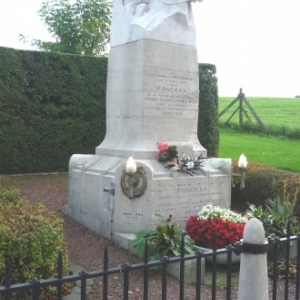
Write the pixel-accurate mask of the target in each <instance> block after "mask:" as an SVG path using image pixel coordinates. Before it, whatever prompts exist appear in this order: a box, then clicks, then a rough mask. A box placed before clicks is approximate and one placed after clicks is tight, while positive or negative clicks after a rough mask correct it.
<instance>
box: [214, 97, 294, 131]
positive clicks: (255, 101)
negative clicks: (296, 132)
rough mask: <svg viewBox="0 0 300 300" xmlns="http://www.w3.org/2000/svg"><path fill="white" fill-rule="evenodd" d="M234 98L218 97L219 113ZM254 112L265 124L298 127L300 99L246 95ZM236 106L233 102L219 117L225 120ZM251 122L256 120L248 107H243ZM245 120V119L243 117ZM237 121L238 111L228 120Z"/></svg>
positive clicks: (222, 120)
mask: <svg viewBox="0 0 300 300" xmlns="http://www.w3.org/2000/svg"><path fill="white" fill-rule="evenodd" d="M234 99H235V98H234V97H232V98H228V97H219V113H220V112H221V111H222V110H223V109H224V108H225V107H226V106H227V105H228V104H229V103H231V102H232V101H233V100H234ZM246 99H247V100H248V102H250V104H251V106H252V107H253V108H254V110H255V112H256V113H257V115H258V116H259V118H260V119H261V120H262V122H263V123H264V124H265V125H277V126H278V125H283V126H288V127H292V128H300V99H298V98H297V99H296V98H253V97H249V98H248V97H247V95H246ZM237 107H238V103H235V104H234V105H233V107H231V108H230V109H229V110H228V111H227V112H226V113H225V114H224V115H223V116H222V117H221V118H220V121H221V122H225V121H226V120H227V119H228V118H229V117H230V116H231V114H232V113H233V112H234V111H235V109H236V108H237ZM245 109H246V111H247V113H248V115H249V117H250V118H251V120H252V122H254V123H255V122H256V121H255V119H254V117H253V116H252V114H251V112H250V111H249V109H248V107H245ZM245 120H246V119H245ZM230 122H234V123H238V112H237V113H236V114H235V116H234V117H233V118H232V119H231V120H230Z"/></svg>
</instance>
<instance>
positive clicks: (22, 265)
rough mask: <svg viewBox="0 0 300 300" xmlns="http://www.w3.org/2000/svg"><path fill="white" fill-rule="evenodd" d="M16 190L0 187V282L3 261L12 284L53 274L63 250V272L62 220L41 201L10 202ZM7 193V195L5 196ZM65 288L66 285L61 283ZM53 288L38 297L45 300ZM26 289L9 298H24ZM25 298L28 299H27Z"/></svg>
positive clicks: (65, 269) (65, 256)
mask: <svg viewBox="0 0 300 300" xmlns="http://www.w3.org/2000/svg"><path fill="white" fill-rule="evenodd" d="M12 194H15V195H16V197H19V195H20V194H19V192H17V191H16V190H10V191H8V190H7V189H5V188H3V187H2V188H1V187H0V220H1V222H0V285H4V283H5V282H4V278H5V260H6V257H9V259H10V261H11V270H12V273H11V280H12V284H14V283H22V282H28V281H30V280H31V279H32V278H34V277H35V278H38V279H46V278H52V277H56V276H57V259H58V256H59V253H60V251H62V253H63V261H64V265H65V266H64V274H67V273H68V255H67V249H66V243H65V239H64V235H63V220H62V219H61V218H60V217H59V216H58V215H57V214H56V213H54V212H50V211H48V210H47V209H46V208H45V207H44V206H43V205H42V204H38V205H30V203H29V202H28V201H26V200H24V199H18V201H12ZM7 195H9V197H7ZM65 288H66V289H67V286H65ZM53 291H55V290H54V288H51V287H50V288H45V289H43V290H42V292H41V298H39V299H49V298H47V297H49V295H50V294H51V293H53ZM28 297H29V295H28V294H27V292H24V293H21V294H20V293H18V294H16V295H15V298H13V299H27V298H28ZM28 299H29V298H28Z"/></svg>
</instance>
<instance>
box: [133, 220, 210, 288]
mask: <svg viewBox="0 0 300 300" xmlns="http://www.w3.org/2000/svg"><path fill="white" fill-rule="evenodd" d="M156 216H157V217H158V218H159V220H160V221H159V223H160V224H159V225H158V226H157V227H156V229H149V230H141V231H139V232H137V233H136V239H135V240H134V241H132V245H133V247H136V248H137V253H138V254H139V255H140V256H143V254H144V251H145V246H146V243H148V254H149V260H150V261H151V260H159V259H160V258H161V257H163V256H170V257H172V256H179V255H180V250H181V239H182V235H184V249H185V253H186V254H193V253H194V249H193V245H194V241H193V240H192V239H191V238H190V236H188V235H186V234H185V232H184V231H182V230H180V229H179V228H178V227H177V226H176V225H175V224H173V223H172V215H169V218H168V219H167V220H165V219H164V218H163V217H162V216H161V215H159V214H156ZM201 263H202V269H201V270H202V271H201V272H202V276H204V260H201ZM167 268H168V269H167V270H168V273H169V274H170V275H172V276H174V277H175V278H177V279H178V280H180V263H179V262H176V263H170V264H169V265H168V267H167ZM195 268H196V260H188V261H186V262H185V269H184V274H185V275H184V278H185V279H184V280H185V283H195V274H196V271H195ZM154 269H156V268H154Z"/></svg>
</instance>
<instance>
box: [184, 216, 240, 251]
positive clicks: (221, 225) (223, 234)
mask: <svg viewBox="0 0 300 300" xmlns="http://www.w3.org/2000/svg"><path fill="white" fill-rule="evenodd" d="M244 227H245V223H234V222H232V221H229V220H223V219H220V218H213V219H207V220H199V218H198V216H191V217H190V218H189V219H188V221H187V222H186V232H187V234H188V235H189V236H190V237H191V238H192V239H193V240H194V241H195V243H196V245H198V246H203V247H207V248H212V247H213V234H214V233H215V235H216V240H217V248H224V247H226V246H228V245H229V244H233V243H235V242H237V241H239V240H240V239H241V238H242V237H243V231H244Z"/></svg>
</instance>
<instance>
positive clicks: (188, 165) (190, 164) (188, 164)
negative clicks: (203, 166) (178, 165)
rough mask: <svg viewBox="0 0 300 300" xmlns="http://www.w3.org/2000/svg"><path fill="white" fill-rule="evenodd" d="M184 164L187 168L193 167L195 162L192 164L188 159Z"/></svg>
mask: <svg viewBox="0 0 300 300" xmlns="http://www.w3.org/2000/svg"><path fill="white" fill-rule="evenodd" d="M186 166H187V168H188V169H193V168H194V166H195V164H194V162H193V161H189V162H188V163H187V164H186Z"/></svg>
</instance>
